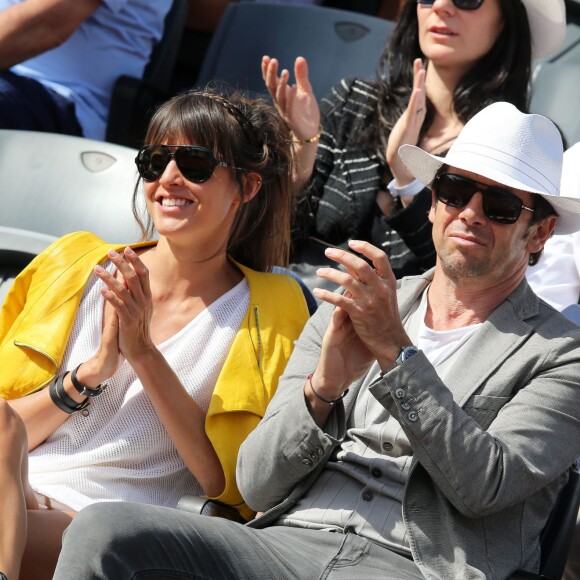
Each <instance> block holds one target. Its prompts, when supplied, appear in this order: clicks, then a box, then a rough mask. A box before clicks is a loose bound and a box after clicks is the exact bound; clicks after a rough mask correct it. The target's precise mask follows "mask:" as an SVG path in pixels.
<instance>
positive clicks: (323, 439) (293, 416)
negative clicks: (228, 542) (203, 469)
mask: <svg viewBox="0 0 580 580" xmlns="http://www.w3.org/2000/svg"><path fill="white" fill-rule="evenodd" d="M431 276H432V272H428V273H427V274H425V275H423V276H417V277H412V278H405V279H403V281H402V282H400V286H399V290H398V299H399V311H400V314H401V316H402V317H403V318H404V317H405V316H406V314H407V313H408V312H409V310H410V308H411V306H412V304H413V303H414V302H415V301H416V300H417V299H418V298H419V297H420V295H421V293H422V291H423V290H424V289H425V287H426V285H427V284H428V282H429V281H430V279H431ZM331 312H332V308H331V307H330V306H328V305H324V306H322V307H321V308H319V310H318V311H317V313H316V314H315V315H314V316H313V317H312V318H311V320H310V321H309V322H308V324H307V325H306V327H305V329H304V331H303V333H302V335H301V336H300V338H299V339H298V341H297V344H296V348H295V350H294V353H293V354H292V356H291V358H290V361H289V362H288V366H287V367H286V371H285V373H284V375H283V376H282V378H281V379H280V384H279V387H278V390H277V392H276V395H275V396H274V398H273V399H272V401H271V403H270V405H269V407H268V409H267V412H266V415H265V416H264V418H263V419H262V421H261V422H260V424H259V425H258V427H257V428H256V429H255V430H254V431H253V432H252V433H251V434H250V436H249V437H248V438H247V439H246V441H245V442H244V444H243V445H242V448H241V450H240V454H239V457H238V470H237V477H238V485H239V488H240V491H241V493H242V495H243V497H244V499H245V500H246V502H247V503H248V505H249V506H251V507H252V508H253V509H255V510H257V511H262V512H265V513H264V515H262V516H261V517H260V518H257V519H256V520H254V521H253V522H251V523H250V524H249V525H251V526H253V527H265V526H267V525H269V524H271V523H272V522H273V521H275V520H276V519H277V518H278V516H279V515H280V514H281V513H282V512H284V511H286V510H288V509H289V508H290V507H291V506H292V505H293V504H294V503H295V502H296V500H297V499H298V498H299V497H301V496H302V495H303V494H304V493H305V491H306V490H307V489H308V488H309V487H310V485H311V484H312V482H313V481H314V480H315V479H316V478H317V477H318V474H319V473H320V471H321V470H322V469H323V468H324V465H325V463H326V462H327V461H328V460H329V459H330V458H331V456H332V453H333V451H334V449H335V448H336V446H337V445H339V444H340V442H341V441H342V439H343V437H344V435H345V431H346V420H347V418H348V415H349V412H350V410H351V409H352V406H353V405H354V403H355V400H356V396H357V393H358V390H359V388H360V385H361V384H362V379H361V380H359V381H357V382H355V383H354V384H353V385H351V387H350V391H349V394H348V395H347V397H346V398H345V399H344V405H343V404H338V405H336V407H335V410H334V411H333V413H332V415H331V416H330V418H329V421H328V422H327V424H326V425H325V428H324V429H319V428H318V427H317V426H316V424H315V423H314V421H313V420H312V418H311V416H310V414H309V412H308V409H307V408H306V404H305V401H304V395H303V387H304V383H305V380H306V376H307V374H308V373H310V372H311V371H312V370H313V369H314V368H315V367H316V364H317V362H318V357H319V353H320V345H321V342H322V337H323V335H324V332H325V330H326V327H327V325H328V320H329V316H330V313H331ZM458 356H459V358H458V359H457V362H456V364H455V365H454V368H453V369H451V370H450V371H449V373H448V375H447V379H446V382H447V384H443V382H442V381H441V380H440V379H439V377H438V375H437V373H436V372H435V369H434V368H433V366H432V365H431V364H430V363H429V361H428V360H427V358H426V357H425V356H424V355H423V354H422V353H421V352H419V353H418V354H417V355H415V356H414V357H412V358H411V359H409V360H408V361H406V362H405V363H404V364H403V365H400V366H399V367H397V368H395V369H394V370H392V371H390V372H389V373H387V374H386V375H384V377H383V378H382V379H379V380H377V381H376V382H375V383H374V384H373V385H371V387H370V390H371V392H372V393H373V395H374V396H375V397H376V398H377V400H378V401H379V402H380V403H381V404H382V405H383V406H384V407H385V408H386V409H387V410H388V411H389V413H391V414H392V415H393V416H394V417H396V418H397V419H398V421H399V422H400V424H401V426H402V428H403V429H404V431H405V433H406V435H407V437H408V438H409V441H410V442H411V445H412V447H413V452H414V456H413V465H412V468H411V472H410V475H409V479H408V482H407V485H406V488H405V495H404V499H403V518H404V521H405V524H406V526H407V530H408V532H409V538H410V544H411V549H412V553H413V558H414V560H415V563H416V564H417V565H418V566H419V568H420V570H421V572H422V573H423V574H424V576H425V577H426V578H442V579H445V580H448V579H450V578H457V579H461V580H465V579H468V578H497V579H504V578H508V577H509V576H510V574H511V573H512V572H513V571H515V570H517V569H525V570H530V571H537V569H538V565H539V559H540V548H539V535H540V532H541V530H542V528H543V526H544V524H545V522H546V520H547V517H548V515H549V513H550V510H551V508H552V506H553V503H554V500H555V498H556V495H557V493H558V491H559V490H560V488H561V487H562V486H563V485H564V483H565V482H566V478H567V469H568V467H569V466H570V465H571V464H572V463H573V462H574V461H575V459H576V457H578V456H579V455H580V384H579V382H580V328H579V327H578V326H576V325H575V324H573V323H571V322H570V321H568V320H567V319H566V318H565V317H563V316H562V315H561V314H560V313H558V312H557V311H555V310H554V309H553V308H551V307H550V306H548V305H547V304H546V303H544V302H543V301H542V300H540V299H539V298H538V297H537V296H536V295H535V294H534V293H533V292H532V290H531V289H530V288H529V286H528V284H527V282H526V281H525V280H523V281H522V283H521V284H520V285H519V287H518V288H517V289H516V290H515V291H514V292H513V293H512V294H511V295H510V296H509V297H508V299H507V300H506V301H505V302H503V303H502V304H501V305H500V306H499V307H498V308H497V309H496V310H495V311H494V312H493V313H492V314H491V316H490V317H489V319H488V320H487V321H486V322H485V323H484V324H483V325H482V327H481V328H480V329H479V331H478V332H477V334H475V335H474V336H473V337H472V338H471V339H470V340H469V341H468V342H467V343H466V344H465V346H464V347H463V349H462V351H461V352H460V353H458ZM452 392H453V395H452Z"/></svg>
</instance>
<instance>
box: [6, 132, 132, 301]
mask: <svg viewBox="0 0 580 580" xmlns="http://www.w3.org/2000/svg"><path fill="white" fill-rule="evenodd" d="M136 153H137V152H136V150H134V149H130V148H128V147H123V146H121V145H114V144H112V143H105V142H102V141H93V140H90V139H84V138H83V137H72V136H70V135H61V134H56V133H37V132H33V131H12V130H8V129H6V130H0V183H2V188H1V190H0V203H1V205H2V211H0V304H1V303H2V302H3V301H4V297H5V296H6V292H7V291H8V289H9V287H10V286H11V285H12V281H13V279H14V277H15V276H16V275H17V274H18V273H19V272H20V271H21V270H22V269H23V268H24V267H25V266H26V265H27V264H28V263H29V262H30V261H31V260H32V259H33V258H34V256H36V255H37V254H38V253H39V252H41V251H42V250H43V249H44V248H46V247H47V246H48V245H49V244H50V243H51V242H52V241H54V240H55V239H56V238H58V237H60V236H62V235H64V234H67V233H70V232H73V231H81V230H84V231H91V232H94V233H96V234H97V235H99V236H101V237H102V238H103V239H104V240H106V241H107V242H112V243H125V242H133V241H137V240H139V239H140V236H141V233H140V230H139V227H138V226H137V223H136V221H135V218H134V217H133V212H132V210H131V199H132V195H133V189H134V187H135V183H136V181H137V171H136V167H135V163H134V159H135V155H136Z"/></svg>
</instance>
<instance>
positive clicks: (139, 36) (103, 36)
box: [0, 0, 172, 140]
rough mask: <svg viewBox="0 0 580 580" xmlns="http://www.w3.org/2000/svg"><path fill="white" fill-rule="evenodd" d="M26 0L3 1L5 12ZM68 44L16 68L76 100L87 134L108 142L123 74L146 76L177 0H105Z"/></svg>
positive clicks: (16, 71)
mask: <svg viewBox="0 0 580 580" xmlns="http://www.w3.org/2000/svg"><path fill="white" fill-rule="evenodd" d="M22 1H25V0H0V10H3V9H4V8H7V7H9V6H12V5H13V4H19V3H20V2H22ZM102 2H103V3H102V5H101V6H100V7H99V8H97V10H95V12H94V13H93V14H92V15H91V16H89V17H88V18H87V19H86V20H85V21H84V22H83V23H82V24H81V25H80V26H79V28H78V29H77V30H76V31H75V32H74V33H73V35H72V36H71V37H70V38H69V39H68V40H67V41H66V42H64V43H63V44H61V45H60V46H58V47H57V48H54V49H53V50H49V51H48V52H45V53H44V54H41V55H39V56H36V57H34V58H31V59H29V60H27V61H24V62H22V63H20V64H18V65H16V66H14V67H12V68H11V71H12V72H14V73H16V74H18V75H22V76H26V77H30V78H33V79H35V80H37V81H39V82H41V83H42V84H44V85H46V86H48V87H49V88H51V89H53V90H54V91H56V92H58V93H59V94H61V95H62V96H64V97H65V98H67V99H69V100H71V101H73V102H74V104H75V109H76V115H77V118H78V120H79V123H80V125H81V127H82V129H83V134H84V136H85V137H89V138H91V139H98V140H103V139H104V138H105V130H106V125H107V118H108V113H109V102H110V100H111V92H112V89H113V85H114V83H115V80H116V79H117V77H119V76H120V75H129V76H132V77H136V78H140V77H141V76H142V74H143V71H144V69H145V66H146V64H147V62H148V61H149V57H150V55H151V51H152V49H153V47H154V46H155V44H156V43H157V42H158V40H159V39H160V38H161V36H162V35H163V25H164V19H165V16H166V14H167V13H168V12H169V9H170V7H171V4H172V2H171V0H102Z"/></svg>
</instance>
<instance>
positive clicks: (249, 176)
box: [242, 171, 262, 203]
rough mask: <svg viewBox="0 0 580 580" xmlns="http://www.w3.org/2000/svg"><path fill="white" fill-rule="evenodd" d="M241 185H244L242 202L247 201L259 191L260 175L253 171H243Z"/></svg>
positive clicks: (260, 184)
mask: <svg viewBox="0 0 580 580" xmlns="http://www.w3.org/2000/svg"><path fill="white" fill-rule="evenodd" d="M242 185H243V187H244V195H243V196H242V203H247V202H248V201H250V200H251V199H253V198H254V196H255V195H256V194H257V193H258V191H260V188H261V187H262V176H261V175H260V174H259V173H256V172H255V171H252V172H250V173H244V174H243V175H242Z"/></svg>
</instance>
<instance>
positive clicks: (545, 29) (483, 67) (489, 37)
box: [262, 0, 565, 283]
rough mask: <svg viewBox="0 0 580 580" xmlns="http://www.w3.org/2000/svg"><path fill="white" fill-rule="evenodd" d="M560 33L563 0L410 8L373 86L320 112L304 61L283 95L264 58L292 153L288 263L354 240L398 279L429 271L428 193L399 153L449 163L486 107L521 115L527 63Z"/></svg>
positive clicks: (317, 257) (340, 93)
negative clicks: (500, 106) (404, 148)
mask: <svg viewBox="0 0 580 580" xmlns="http://www.w3.org/2000/svg"><path fill="white" fill-rule="evenodd" d="M564 33H565V7H564V0H550V2H546V1H545V0H407V2H406V3H405V4H404V6H403V7H402V10H401V13H400V15H399V19H398V22H397V25H396V28H395V29H394V31H393V33H392V36H391V39H390V42H389V44H388V45H387V46H386V48H385V51H384V53H383V55H382V59H381V70H380V77H379V79H377V80H374V81H373V80H368V81H367V80H362V79H350V80H343V81H341V82H340V83H339V84H338V85H336V86H335V87H334V88H333V90H332V91H331V93H330V94H329V95H328V96H327V97H326V98H324V99H323V100H322V101H321V103H320V110H319V107H318V104H317V101H316V98H315V96H314V94H313V92H312V88H311V85H310V82H309V79H308V67H307V63H306V60H305V59H304V58H302V57H299V58H297V60H296V63H295V69H294V72H295V77H296V84H295V85H293V86H290V85H289V81H288V79H289V72H288V71H287V70H283V71H281V72H280V74H278V62H277V61H276V60H275V59H272V58H270V57H268V56H265V57H264V58H263V60H262V73H263V77H264V80H265V83H266V85H267V87H268V90H269V92H270V94H271V95H272V97H273V98H274V101H275V103H276V105H277V107H278V109H279V111H280V113H281V114H282V116H283V118H284V119H285V120H286V122H287V123H288V125H289V127H290V128H291V130H292V134H293V137H294V142H295V149H296V160H297V165H296V166H297V174H296V189H297V190H298V192H299V193H298V194H297V196H298V197H297V207H296V213H295V217H294V225H293V246H294V247H293V249H294V252H293V257H292V261H293V262H306V263H309V264H323V263H326V260H325V259H324V257H323V251H324V247H325V246H326V245H342V244H345V243H346V242H347V240H349V239H353V238H354V239H362V240H367V241H370V242H371V243H373V244H374V245H376V246H379V247H381V248H382V249H384V250H385V251H386V252H387V254H388V255H389V259H390V262H391V266H392V268H393V271H394V272H395V275H397V277H400V276H403V275H410V274H417V273H421V272H423V271H425V270H426V269H428V268H430V267H431V266H433V265H434V260H435V251H434V247H433V243H432V240H431V226H430V224H429V222H428V220H427V213H428V211H429V207H430V205H431V193H430V191H429V190H428V189H427V188H425V187H424V186H423V185H422V184H420V183H419V182H418V181H416V180H413V178H412V176H411V175H410V174H409V172H408V171H407V170H406V168H405V166H404V165H403V163H402V161H401V159H400V157H399V155H398V149H399V146H400V145H402V144H406V143H408V144H412V145H418V146H420V147H421V148H422V149H424V150H426V151H428V152H432V153H436V154H439V155H445V153H446V151H447V150H448V149H449V147H450V146H451V144H452V143H453V141H454V139H455V138H456V136H457V135H458V133H459V131H460V130H461V128H462V127H463V126H464V125H465V123H466V122H467V121H468V120H469V119H470V118H471V117H472V116H473V115H474V114H475V113H477V112H478V111H479V110H481V109H482V108H484V107H485V106H487V105H489V104H491V103H493V102H496V101H507V102H510V103H512V104H514V105H515V106H516V107H518V108H519V109H520V110H522V111H526V110H527V108H528V100H529V83H530V69H531V61H532V58H537V57H541V56H545V55H547V54H549V53H551V52H553V51H555V50H556V49H557V48H558V47H559V46H560V44H561V43H562V41H563V38H564ZM297 269H298V271H301V272H303V273H305V272H307V271H309V268H308V267H307V266H306V265H302V266H301V267H297ZM317 283H318V281H317Z"/></svg>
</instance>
